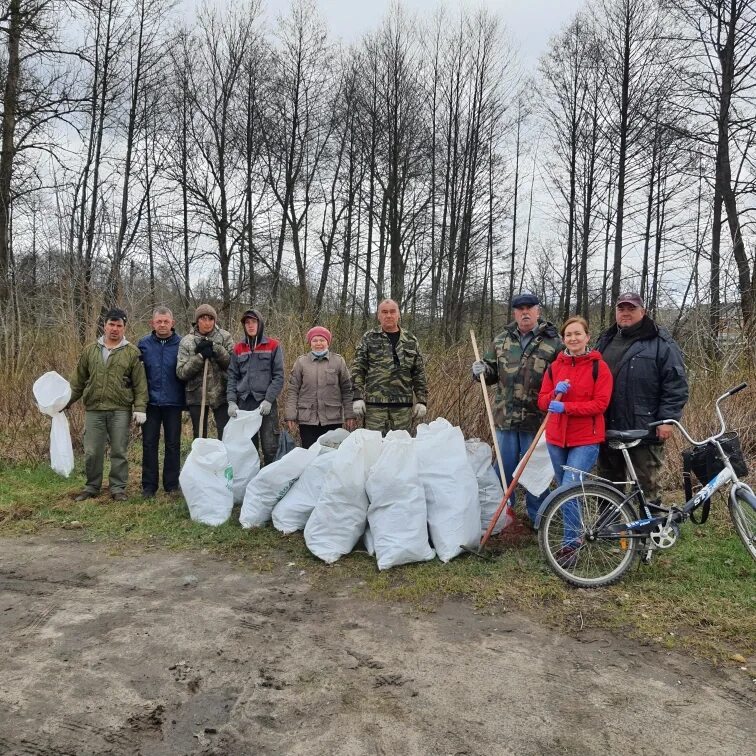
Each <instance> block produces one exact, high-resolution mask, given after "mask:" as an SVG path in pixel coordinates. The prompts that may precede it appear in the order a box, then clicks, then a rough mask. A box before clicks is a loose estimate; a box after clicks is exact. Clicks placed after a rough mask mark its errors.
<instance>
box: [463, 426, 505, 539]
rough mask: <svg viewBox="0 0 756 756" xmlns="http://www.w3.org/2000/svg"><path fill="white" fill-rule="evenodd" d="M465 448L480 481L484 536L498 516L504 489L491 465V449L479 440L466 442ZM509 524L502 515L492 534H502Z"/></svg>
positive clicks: (481, 528) (479, 491)
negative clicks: (493, 519) (494, 518)
mask: <svg viewBox="0 0 756 756" xmlns="http://www.w3.org/2000/svg"><path fill="white" fill-rule="evenodd" d="M465 448H466V449H467V460H468V462H469V463H470V467H472V469H473V472H474V473H475V477H476V478H477V480H478V500H479V501H480V533H481V536H482V535H483V534H484V533H485V532H486V530H488V525H489V523H490V522H491V518H492V517H493V516H494V515H495V514H496V510H497V509H498V508H499V504H501V500H502V499H503V498H504V489H503V488H502V487H501V483H500V482H499V477H498V476H497V475H496V473H495V472H494V469H493V465H492V464H491V455H492V454H493V450H492V449H491V447H490V446H489V445H488V444H487V443H486V442H485V441H481V440H480V439H479V438H470V439H468V440H467V441H465ZM507 524H508V521H507V518H506V517H505V516H504V513H502V516H501V517H499V519H498V521H497V522H496V525H495V527H494V529H493V530H492V531H491V534H492V535H495V534H496V533H501V531H502V530H504V527H505V526H506V525H507Z"/></svg>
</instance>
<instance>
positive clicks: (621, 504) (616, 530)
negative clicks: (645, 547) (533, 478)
mask: <svg viewBox="0 0 756 756" xmlns="http://www.w3.org/2000/svg"><path fill="white" fill-rule="evenodd" d="M635 519H636V516H635V510H634V509H633V507H632V505H631V504H630V503H629V502H626V501H624V496H623V495H622V494H621V493H620V492H619V491H617V490H616V489H613V488H609V487H608V486H601V485H596V484H591V483H585V484H580V483H578V484H576V485H575V486H573V487H572V488H570V489H567V490H565V491H563V492H562V493H560V494H559V495H558V496H556V497H555V498H554V499H553V501H552V502H551V503H550V504H549V506H548V507H547V508H546V511H545V512H544V513H543V516H542V517H541V523H540V526H539V528H538V542H539V545H540V547H541V551H542V553H543V555H544V557H545V558H546V562H547V563H548V565H549V567H550V568H551V570H552V571H553V572H554V573H555V574H556V575H558V576H559V577H560V578H562V580H565V581H566V582H568V583H570V584H572V585H575V586H578V587H580V588H599V587H601V586H604V585H611V584H612V583H615V582H617V581H618V580H619V579H620V578H621V577H622V575H624V574H625V572H627V570H628V569H629V568H630V566H631V565H632V563H633V562H634V561H635V559H636V557H637V556H638V553H637V551H636V538H634V537H632V535H631V534H630V532H629V531H625V530H624V529H623V525H625V524H627V523H630V522H632V521H633V520H635Z"/></svg>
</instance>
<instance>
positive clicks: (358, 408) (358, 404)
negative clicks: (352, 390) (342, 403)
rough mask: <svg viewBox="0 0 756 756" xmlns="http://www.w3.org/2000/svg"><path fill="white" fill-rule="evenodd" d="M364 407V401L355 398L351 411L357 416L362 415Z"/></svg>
mask: <svg viewBox="0 0 756 756" xmlns="http://www.w3.org/2000/svg"><path fill="white" fill-rule="evenodd" d="M366 409H367V408H366V407H365V402H363V401H362V399H356V400H355V401H353V402H352V412H354V414H355V415H357V417H362V416H363V415H364V414H365V410H366Z"/></svg>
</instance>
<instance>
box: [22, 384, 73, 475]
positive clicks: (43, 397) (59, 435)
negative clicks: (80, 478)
mask: <svg viewBox="0 0 756 756" xmlns="http://www.w3.org/2000/svg"><path fill="white" fill-rule="evenodd" d="M32 393H33V394H34V399H35V400H36V402H37V407H39V410H40V412H42V413H44V414H45V415H49V416H50V417H51V418H52V423H51V425H50V467H52V469H53V470H54V471H55V472H56V473H58V475H62V476H63V477H64V478H67V477H68V476H69V475H70V474H71V473H72V472H73V469H74V454H73V445H72V444H71V431H70V429H69V427H68V418H67V417H66V416H65V415H64V414H63V408H64V407H65V406H66V405H67V404H68V402H69V401H70V400H71V384H70V383H69V382H68V381H67V380H66V379H65V378H64V377H63V376H62V375H60V374H58V373H56V372H55V371H54V370H53V371H51V372H49V373H45V374H44V375H42V376H40V377H39V378H37V380H36V381H34V386H33V387H32Z"/></svg>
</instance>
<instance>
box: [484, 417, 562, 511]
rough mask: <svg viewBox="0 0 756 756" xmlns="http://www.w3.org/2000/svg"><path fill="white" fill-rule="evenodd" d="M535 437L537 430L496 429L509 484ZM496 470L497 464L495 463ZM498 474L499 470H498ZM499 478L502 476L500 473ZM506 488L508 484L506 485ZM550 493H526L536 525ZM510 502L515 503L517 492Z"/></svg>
mask: <svg viewBox="0 0 756 756" xmlns="http://www.w3.org/2000/svg"><path fill="white" fill-rule="evenodd" d="M534 438H535V432H527V431H508V430H499V429H498V428H497V429H496V443H497V444H498V445H499V451H500V452H501V461H502V463H503V465H504V475H505V476H506V478H507V484H509V483H510V482H511V481H512V476H513V475H514V471H515V468H516V467H517V465H518V464H519V462H520V460H521V459H522V458H523V456H524V455H525V452H526V451H527V450H528V447H529V446H530V445H531V444H532V443H533V439H534ZM494 470H496V465H494ZM496 474H497V475H498V470H496ZM499 478H501V476H500V475H499ZM505 488H506V486H505ZM548 495H549V491H548V489H547V490H546V491H544V492H543V493H542V494H541V495H540V496H533V494H532V493H530V491H526V493H525V507H526V509H527V512H528V517H529V518H530V522H531V523H532V524H533V525H535V521H536V515H537V514H538V510H539V509H540V508H541V504H543V501H544V499H545V498H546V497H547V496H548ZM509 503H510V504H511V505H512V506H514V505H515V494H514V492H512V495H511V496H510V497H509Z"/></svg>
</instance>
